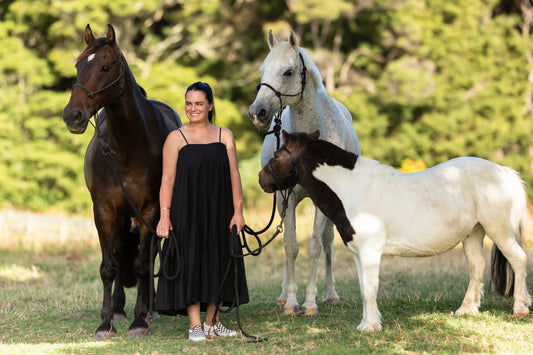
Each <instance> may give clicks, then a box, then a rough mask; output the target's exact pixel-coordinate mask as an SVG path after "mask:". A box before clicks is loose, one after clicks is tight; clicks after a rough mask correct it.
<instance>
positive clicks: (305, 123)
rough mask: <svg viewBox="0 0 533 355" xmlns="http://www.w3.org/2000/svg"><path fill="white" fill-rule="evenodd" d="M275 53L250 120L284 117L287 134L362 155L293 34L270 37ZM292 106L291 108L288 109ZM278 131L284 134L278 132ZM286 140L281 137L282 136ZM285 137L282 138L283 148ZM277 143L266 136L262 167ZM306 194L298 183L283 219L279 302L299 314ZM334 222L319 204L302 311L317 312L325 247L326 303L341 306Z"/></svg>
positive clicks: (259, 122) (261, 122)
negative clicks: (316, 135) (316, 134)
mask: <svg viewBox="0 0 533 355" xmlns="http://www.w3.org/2000/svg"><path fill="white" fill-rule="evenodd" d="M267 42H268V46H269V48H270V53H269V54H268V56H267V57H266V59H265V60H264V62H263V64H262V65H261V67H260V68H259V71H260V73H261V84H260V85H259V86H258V92H257V96H256V98H255V101H254V102H253V103H252V104H251V105H250V107H249V111H248V114H249V117H250V119H251V121H252V123H253V124H254V125H255V126H256V127H257V128H259V129H268V128H270V130H271V132H272V130H273V129H274V128H275V126H276V120H273V116H274V114H276V113H277V114H278V115H280V119H281V128H283V129H285V130H286V131H288V132H295V131H304V132H313V131H315V130H317V129H318V130H320V131H321V132H323V136H324V139H326V140H327V141H329V142H331V143H333V144H336V145H338V146H339V147H342V148H344V149H347V150H349V151H351V152H353V153H356V154H361V148H360V146H359V139H358V137H357V133H356V132H355V130H354V128H353V124H352V116H351V114H350V112H349V111H348V109H347V108H346V107H345V106H344V105H342V104H341V103H340V102H338V101H336V100H334V99H332V98H331V97H329V96H328V93H327V91H326V88H325V87H324V85H323V83H322V77H321V75H320V72H319V70H318V68H317V66H316V65H315V63H313V61H312V60H311V58H310V57H309V55H308V54H307V51H306V50H305V49H304V48H301V47H299V45H298V39H297V37H296V34H295V33H294V32H293V31H292V30H291V31H290V35H289V38H288V41H283V42H278V41H277V39H276V38H275V37H274V35H273V33H272V30H270V31H269V33H268V40H267ZM285 106H288V110H284V109H283V108H284V107H285ZM278 133H279V131H278ZM280 138H282V137H280ZM281 142H282V139H280V144H281ZM277 143H278V142H277V139H276V137H275V136H274V135H272V134H267V135H266V136H265V139H264V142H263V146H262V150H261V165H262V166H265V164H266V163H267V162H268V160H269V159H270V157H271V156H272V154H273V153H274V151H275V150H276V149H277ZM307 196H308V194H307V192H306V191H305V190H304V189H303V188H302V187H301V186H300V185H297V186H295V188H294V189H293V192H292V193H291V194H290V195H289V199H288V206H287V209H286V215H285V219H284V224H285V228H284V234H283V239H284V243H285V276H284V279H283V283H282V292H281V295H280V296H279V298H278V304H285V306H284V314H295V313H298V312H299V311H300V308H299V304H298V300H297V299H296V294H297V290H298V288H297V285H296V274H295V263H296V258H297V256H298V249H299V245H298V241H297V239H296V214H295V211H296V207H297V205H298V204H299V203H300V202H301V201H302V200H303V199H304V198H305V197H307ZM282 200H283V199H282V198H278V199H277V201H278V211H280V213H281V211H282V209H283V207H282V202H281V201H282ZM333 237H334V230H333V224H332V223H331V221H330V220H329V219H327V218H326V216H324V214H323V213H322V212H321V211H320V210H319V209H317V208H316V206H315V217H314V223H313V234H312V236H311V240H310V241H309V244H308V253H309V281H308V284H307V288H306V297H305V303H304V304H303V307H302V313H303V314H307V315H315V314H318V306H317V304H316V293H317V287H316V272H317V267H318V260H319V258H320V254H321V252H322V249H323V250H324V257H325V261H324V265H325V274H324V286H325V292H326V301H328V302H331V303H339V302H340V298H339V296H338V295H337V292H336V291H335V279H334V277H333V267H332V259H333V244H332V242H333Z"/></svg>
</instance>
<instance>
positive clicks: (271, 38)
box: [268, 29, 278, 49]
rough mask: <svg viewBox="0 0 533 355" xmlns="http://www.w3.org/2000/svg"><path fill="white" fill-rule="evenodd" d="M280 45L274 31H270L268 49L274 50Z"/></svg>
mask: <svg viewBox="0 0 533 355" xmlns="http://www.w3.org/2000/svg"><path fill="white" fill-rule="evenodd" d="M276 44H278V40H277V39H276V37H274V33H273V32H272V30H271V29H270V30H268V48H270V49H272V48H274V47H275V46H276Z"/></svg>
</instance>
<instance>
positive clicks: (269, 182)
mask: <svg viewBox="0 0 533 355" xmlns="http://www.w3.org/2000/svg"><path fill="white" fill-rule="evenodd" d="M259 185H260V186H261V188H262V189H263V191H265V192H267V193H272V192H275V191H276V182H275V180H274V177H273V176H272V174H270V173H269V172H267V171H265V169H263V170H261V171H260V172H259Z"/></svg>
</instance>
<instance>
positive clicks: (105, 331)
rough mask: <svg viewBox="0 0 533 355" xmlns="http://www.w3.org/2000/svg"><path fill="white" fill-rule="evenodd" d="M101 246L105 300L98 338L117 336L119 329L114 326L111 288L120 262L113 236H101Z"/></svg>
mask: <svg viewBox="0 0 533 355" xmlns="http://www.w3.org/2000/svg"><path fill="white" fill-rule="evenodd" d="M100 243H101V245H100V247H101V249H102V262H101V263H100V278H101V279H102V284H103V301H102V310H101V311H100V318H101V319H102V322H101V323H100V325H99V326H98V328H97V329H96V335H95V339H96V340H102V339H108V338H113V337H115V336H117V330H116V329H115V327H114V326H113V323H112V321H113V300H112V298H111V289H112V287H113V281H114V280H115V278H116V276H117V274H118V264H117V262H116V260H115V258H114V255H113V244H112V239H111V238H102V237H100Z"/></svg>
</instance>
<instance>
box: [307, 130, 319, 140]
mask: <svg viewBox="0 0 533 355" xmlns="http://www.w3.org/2000/svg"><path fill="white" fill-rule="evenodd" d="M307 136H308V137H309V138H311V139H312V140H317V139H318V137H319V136H320V131H319V130H318V129H317V130H316V131H314V132H313V133H309V134H308V135H307Z"/></svg>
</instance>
